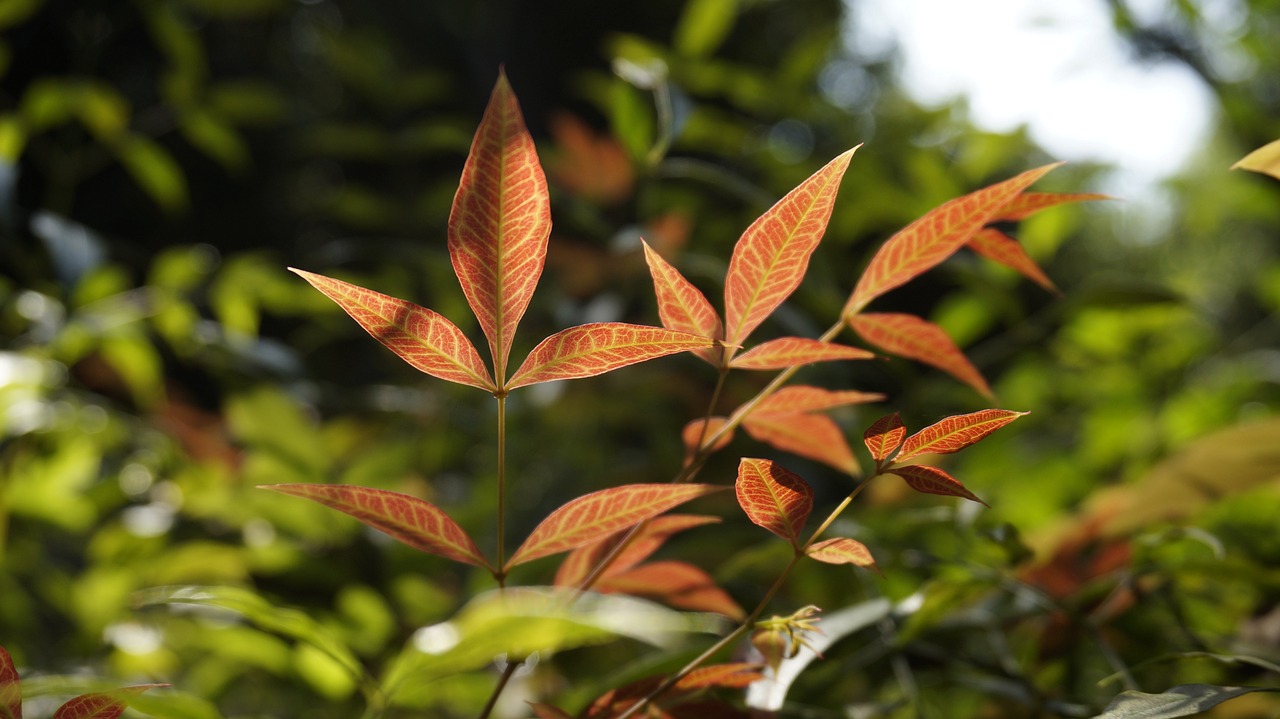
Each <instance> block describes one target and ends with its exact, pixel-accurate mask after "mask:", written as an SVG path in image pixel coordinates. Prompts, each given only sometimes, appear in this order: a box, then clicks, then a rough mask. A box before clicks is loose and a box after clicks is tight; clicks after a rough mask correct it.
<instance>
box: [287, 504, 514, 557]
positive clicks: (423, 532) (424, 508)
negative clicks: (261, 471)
mask: <svg viewBox="0 0 1280 719" xmlns="http://www.w3.org/2000/svg"><path fill="white" fill-rule="evenodd" d="M262 489H269V490H271V491H273V492H280V493H281V494H288V495H292V496H294V497H302V498H304V499H310V500H312V501H314V502H319V503H320V504H323V505H325V506H326V507H330V508H332V509H336V510H338V511H339V512H344V513H346V514H349V515H351V516H352V517H355V518H356V519H358V520H360V521H361V522H363V523H364V524H366V525H368V526H370V527H373V528H374V529H376V530H378V531H380V532H383V533H385V534H388V535H390V536H392V537H394V538H396V539H398V540H400V541H401V542H404V543H405V544H407V545H409V546H410V547H413V548H414V549H417V550H420V551H423V552H427V553H428V554H436V555H439V556H441V557H445V558H446V559H452V560H454V561H457V562H462V563H464V564H472V565H475V566H477V567H484V568H486V569H489V568H490V566H489V562H488V560H486V559H485V558H484V555H483V554H481V553H480V549H479V548H478V547H476V543H475V542H474V541H472V540H471V537H470V536H468V535H467V533H466V531H464V530H463V529H462V527H460V526H458V523H457V522H455V521H453V520H452V519H451V518H450V517H449V515H447V514H445V513H444V510H442V509H440V508H439V507H437V506H435V505H434V504H432V503H430V502H428V501H426V500H425V499H419V498H417V497H414V496H411V495H408V494H401V493H399V492H391V491H388V490H385V489H374V488H371V487H356V486H353V485H348V484H274V485H267V486H264V487H262Z"/></svg>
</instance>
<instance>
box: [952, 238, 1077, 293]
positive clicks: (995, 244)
mask: <svg viewBox="0 0 1280 719" xmlns="http://www.w3.org/2000/svg"><path fill="white" fill-rule="evenodd" d="M969 249H971V250H973V251H974V252H976V253H978V254H979V255H982V256H983V257H985V258H987V259H989V260H992V261H994V262H999V263H1000V264H1002V265H1004V266H1005V267H1008V268H1010V269H1012V270H1015V271H1017V272H1018V273H1019V274H1021V275H1022V276H1023V277H1026V278H1027V279H1029V280H1031V281H1032V282H1034V283H1036V284H1037V285H1040V286H1041V287H1043V288H1045V289H1046V290H1048V291H1049V292H1052V293H1054V294H1055V295H1060V294H1062V293H1061V292H1060V291H1058V286H1057V285H1055V284H1053V280H1051V279H1049V276H1048V275H1046V274H1045V273H1044V271H1043V270H1041V269H1040V266H1039V265H1037V264H1036V261H1035V260H1033V259H1031V256H1030V255H1028V254H1027V251H1026V250H1024V249H1022V243H1020V242H1018V241H1017V240H1015V239H1013V238H1012V237H1010V236H1008V235H1006V234H1004V233H1003V232H1001V231H1000V230H997V229H995V228H994V227H984V228H982V229H981V230H979V231H978V234H976V235H974V236H973V239H971V240H969Z"/></svg>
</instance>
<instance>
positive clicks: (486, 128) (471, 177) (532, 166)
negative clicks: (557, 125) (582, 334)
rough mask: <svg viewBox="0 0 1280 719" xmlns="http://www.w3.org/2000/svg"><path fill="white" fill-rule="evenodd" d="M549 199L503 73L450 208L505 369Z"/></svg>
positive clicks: (468, 289)
mask: <svg viewBox="0 0 1280 719" xmlns="http://www.w3.org/2000/svg"><path fill="white" fill-rule="evenodd" d="M550 234H551V204H550V201H549V199H548V195H547V178H546V177H545V176H544V175H543V173H542V166H541V165H540V164H539V163H538V154H537V151H536V150H535V149H534V145H533V138H531V137H530V136H529V131H528V130H526V129H525V124H524V117H523V116H522V115H521V113H520V105H519V103H518V102H517V100H516V96H515V93H513V92H512V91H511V85H510V84H509V83H508V82H507V77H506V75H505V74H499V75H498V82H497V83H496V84H495V85H494V87H493V93H492V94H491V95H490V97H489V105H488V107H487V108H485V112H484V118H483V119H481V121H480V127H479V128H478V129H477V130H476V135H475V139H474V140H473V141H472V144H471V153H470V154H469V155H468V156H467V162H466V165H464V166H463V169H462V179H461V180H460V181H459V182H458V192H457V194H456V195H455V196H454V198H453V209H452V210H451V211H450V213H449V257H450V258H451V259H452V261H453V270H454V272H455V273H456V274H457V275H458V281H459V282H460V283H461V284H462V291H463V293H465V294H466V296H467V302H468V303H470V305H471V310H472V311H473V312H475V314H476V319H478V320H479V321H480V327H481V328H483V329H484V334H485V337H487V338H488V339H489V347H490V349H491V350H492V352H493V364H494V373H495V374H496V375H497V377H498V381H500V382H501V381H502V378H503V377H504V376H505V375H506V366H507V356H508V355H509V354H510V352H511V340H512V337H513V336H514V335H515V331H516V325H517V324H518V323H519V322H520V318H521V317H522V316H523V315H524V312H525V309H527V308H528V306H529V300H530V298H532V297H533V291H534V289H535V288H536V287H537V285H538V278H539V277H541V276H542V268H543V266H544V265H545V264H546V259H547V238H548V237H549V236H550Z"/></svg>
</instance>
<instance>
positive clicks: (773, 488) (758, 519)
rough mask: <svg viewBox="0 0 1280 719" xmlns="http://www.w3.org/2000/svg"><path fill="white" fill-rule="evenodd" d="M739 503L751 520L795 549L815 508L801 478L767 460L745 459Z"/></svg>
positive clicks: (740, 474)
mask: <svg viewBox="0 0 1280 719" xmlns="http://www.w3.org/2000/svg"><path fill="white" fill-rule="evenodd" d="M735 489H736V491H737V494H738V504H739V506H741V507H742V511H744V512H746V513H747V517H748V518H749V519H750V520H751V521H752V522H754V523H755V524H758V525H760V526H761V527H764V528H765V529H767V530H769V531H770V532H773V533H774V534H776V535H778V536H779V537H782V538H783V539H785V540H787V541H788V542H791V545H792V546H793V547H798V546H800V530H801V529H803V528H804V523H805V520H806V519H808V518H809V512H810V511H811V510H812V509H813V490H812V489H811V488H810V487H809V484H808V483H807V482H805V481H804V480H803V479H801V478H800V476H799V475H797V474H795V473H793V472H791V471H790V470H788V469H786V468H785V467H782V466H781V465H779V464H777V463H775V462H772V461H770V460H767V459H751V458H748V457H743V458H742V461H741V462H739V463H738V481H737V483H736V484H735Z"/></svg>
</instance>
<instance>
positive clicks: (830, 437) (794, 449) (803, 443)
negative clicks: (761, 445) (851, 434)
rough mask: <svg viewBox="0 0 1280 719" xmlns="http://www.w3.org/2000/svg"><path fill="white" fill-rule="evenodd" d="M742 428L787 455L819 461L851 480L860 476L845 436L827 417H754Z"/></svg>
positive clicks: (767, 415) (745, 422)
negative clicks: (848, 476) (787, 453)
mask: <svg viewBox="0 0 1280 719" xmlns="http://www.w3.org/2000/svg"><path fill="white" fill-rule="evenodd" d="M742 428H743V429H745V430H746V431H747V434H749V435H751V437H752V438H754V439H755V440H756V441H759V442H765V443H767V444H769V445H772V446H774V447H777V448H778V449H780V450H782V451H784V452H791V453H793V454H798V455H800V456H801V457H807V458H809V459H813V460H817V461H819V462H822V463H823V464H826V465H828V466H831V467H834V468H836V469H838V470H840V471H841V472H844V473H846V474H848V475H850V476H854V477H856V476H858V475H859V474H860V469H859V467H858V460H857V459H855V458H854V456H853V450H852V449H851V448H850V447H849V442H848V441H847V440H845V438H844V432H843V431H842V430H841V429H840V426H839V425H837V424H836V423H835V420H833V419H831V418H830V417H828V416H826V415H825V414H789V415H778V414H759V413H752V414H750V415H748V416H747V418H746V419H745V420H743V422H742Z"/></svg>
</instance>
